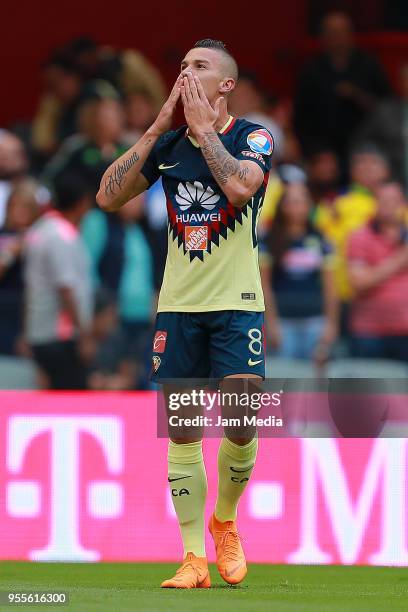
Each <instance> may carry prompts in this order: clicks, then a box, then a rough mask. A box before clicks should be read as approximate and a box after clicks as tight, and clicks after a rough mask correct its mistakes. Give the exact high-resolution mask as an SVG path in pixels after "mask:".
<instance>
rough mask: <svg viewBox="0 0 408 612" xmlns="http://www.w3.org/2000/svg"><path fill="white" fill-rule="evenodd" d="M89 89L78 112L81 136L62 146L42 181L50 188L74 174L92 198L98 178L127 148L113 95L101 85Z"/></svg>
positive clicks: (114, 93)
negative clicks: (90, 92)
mask: <svg viewBox="0 0 408 612" xmlns="http://www.w3.org/2000/svg"><path fill="white" fill-rule="evenodd" d="M92 87H93V97H92V98H91V99H89V100H88V101H87V102H85V103H84V105H83V106H82V107H81V110H80V117H79V119H80V128H81V133H80V134H79V135H78V136H73V137H71V138H69V139H68V140H66V141H65V142H64V144H63V145H62V147H61V148H60V150H59V152H58V153H57V154H56V155H55V156H54V157H53V158H52V159H51V161H50V162H49V163H48V164H47V166H46V167H45V168H44V172H43V175H42V178H43V180H44V182H45V183H46V184H48V185H50V187H52V185H53V183H54V181H55V180H56V177H57V176H58V175H59V174H60V173H62V172H63V173H65V172H70V173H71V172H72V173H75V174H76V175H79V176H81V178H82V180H83V181H85V182H86V183H87V184H88V187H89V191H90V193H91V194H92V195H93V196H95V195H96V193H97V191H98V189H99V183H100V180H101V176H102V175H103V173H104V172H105V170H106V169H107V168H108V167H109V165H110V164H111V163H112V162H113V161H114V160H115V159H116V158H117V157H120V156H121V155H122V154H123V153H124V152H125V151H126V150H127V149H128V148H129V145H128V144H127V143H126V142H125V139H124V113H123V108H122V106H121V103H120V101H119V99H118V94H117V92H116V91H115V90H114V89H113V88H112V86H111V85H110V84H109V83H106V82H103V81H102V82H101V81H98V82H94V83H93V85H92Z"/></svg>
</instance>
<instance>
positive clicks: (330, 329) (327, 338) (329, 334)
mask: <svg viewBox="0 0 408 612" xmlns="http://www.w3.org/2000/svg"><path fill="white" fill-rule="evenodd" d="M337 336H338V329H337V326H336V325H335V324H334V323H331V322H329V321H327V322H326V324H325V326H324V328H323V333H322V335H321V338H320V342H319V344H325V345H327V346H331V345H332V344H333V342H334V341H335V340H336V338H337Z"/></svg>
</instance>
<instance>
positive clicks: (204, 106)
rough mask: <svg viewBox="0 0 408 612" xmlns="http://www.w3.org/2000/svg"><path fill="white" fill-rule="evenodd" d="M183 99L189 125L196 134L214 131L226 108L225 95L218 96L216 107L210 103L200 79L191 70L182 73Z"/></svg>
mask: <svg viewBox="0 0 408 612" xmlns="http://www.w3.org/2000/svg"><path fill="white" fill-rule="evenodd" d="M181 100H182V102H183V106H184V115H185V118H186V121H187V124H188V127H189V128H190V130H191V131H192V133H193V134H195V135H196V136H198V135H199V134H200V133H204V132H211V131H213V130H214V127H215V124H216V123H217V121H218V119H219V117H220V114H221V112H224V110H225V108H226V101H225V99H224V98H223V97H220V98H218V100H217V101H216V103H215V106H214V108H213V107H212V106H211V105H210V103H209V102H208V100H207V96H206V95H205V92H204V89H203V86H202V85H201V82H200V79H199V78H198V77H197V76H194V75H193V73H192V72H191V71H186V72H184V73H183V74H182V83H181Z"/></svg>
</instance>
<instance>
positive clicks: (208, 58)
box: [181, 49, 227, 104]
mask: <svg viewBox="0 0 408 612" xmlns="http://www.w3.org/2000/svg"><path fill="white" fill-rule="evenodd" d="M186 70H191V72H192V73H193V74H195V75H197V76H198V78H199V79H200V81H201V85H202V86H203V89H204V92H205V95H206V96H207V100H208V101H209V103H210V104H214V103H215V101H216V100H217V98H219V96H220V95H221V94H223V93H226V92H225V91H224V85H225V81H226V80H227V79H226V77H225V73H224V72H223V62H222V55H221V54H220V53H219V52H217V51H215V50H214V49H191V50H190V51H189V52H188V53H187V55H186V56H185V58H184V59H183V61H182V62H181V73H183V72H185V71H186Z"/></svg>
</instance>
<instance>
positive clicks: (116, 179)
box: [105, 151, 139, 195]
mask: <svg viewBox="0 0 408 612" xmlns="http://www.w3.org/2000/svg"><path fill="white" fill-rule="evenodd" d="M138 159H139V155H138V154H137V153H136V151H135V152H134V153H132V155H131V156H130V157H128V158H127V159H125V160H124V161H123V162H122V163H116V164H115V165H114V167H113V169H112V172H111V173H110V174H109V175H108V177H107V179H106V181H105V195H115V192H116V189H118V190H119V191H120V190H121V189H122V185H123V183H124V181H125V175H126V173H127V172H128V171H129V170H130V168H131V167H132V166H133V165H134V164H135V163H136V162H137V161H138Z"/></svg>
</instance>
